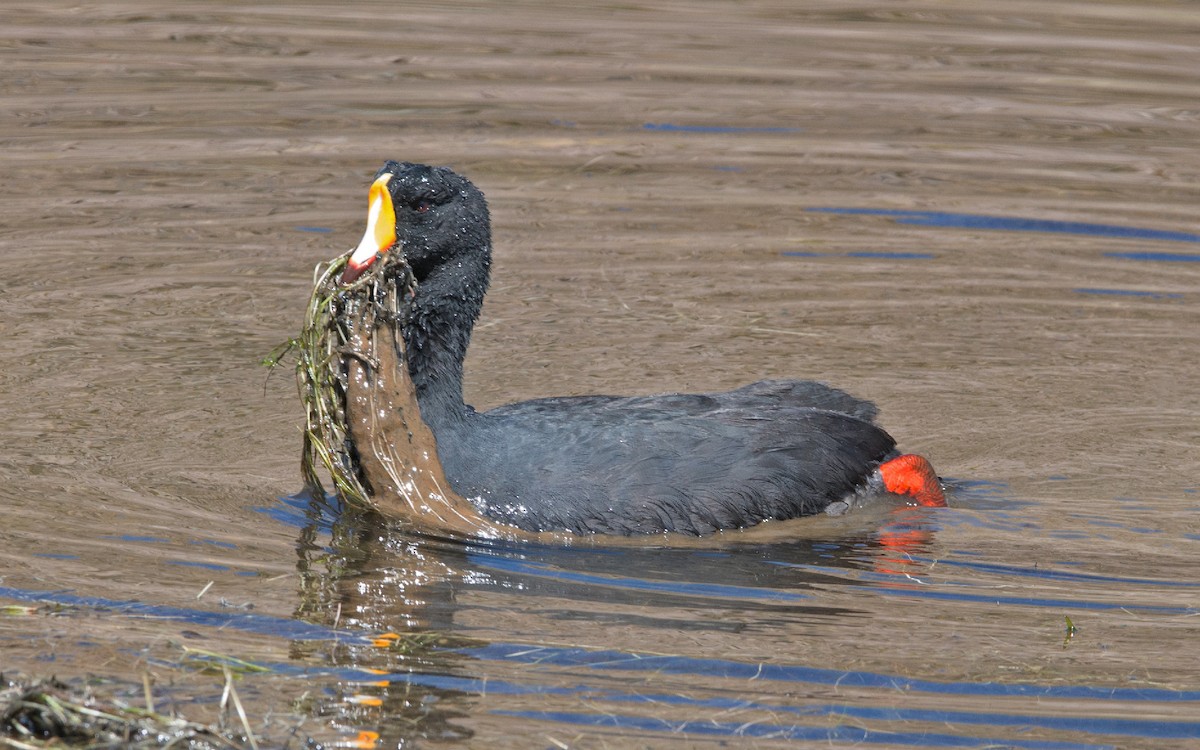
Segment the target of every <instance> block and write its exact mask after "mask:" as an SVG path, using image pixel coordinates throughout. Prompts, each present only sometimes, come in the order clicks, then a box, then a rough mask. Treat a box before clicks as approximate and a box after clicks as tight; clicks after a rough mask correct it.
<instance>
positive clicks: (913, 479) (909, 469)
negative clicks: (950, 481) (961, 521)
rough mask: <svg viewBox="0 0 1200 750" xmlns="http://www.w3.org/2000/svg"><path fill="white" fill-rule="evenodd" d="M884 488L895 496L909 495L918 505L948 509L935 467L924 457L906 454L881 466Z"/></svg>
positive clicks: (880, 471)
mask: <svg viewBox="0 0 1200 750" xmlns="http://www.w3.org/2000/svg"><path fill="white" fill-rule="evenodd" d="M879 473H880V475H881V476H882V477H883V486H884V487H886V488H887V491H888V492H891V493H892V494H894V495H907V496H909V497H911V498H912V499H913V500H916V501H917V504H918V505H927V506H929V507H931V508H944V507H946V496H945V495H944V494H943V493H942V485H941V483H939V482H938V478H937V474H935V473H934V471H933V466H931V465H930V464H929V462H928V461H926V460H925V458H924V457H923V456H918V455H916V454H914V453H906V454H904V455H903V456H897V457H895V458H893V459H892V460H891V461H887V462H886V463H883V464H880V466H879Z"/></svg>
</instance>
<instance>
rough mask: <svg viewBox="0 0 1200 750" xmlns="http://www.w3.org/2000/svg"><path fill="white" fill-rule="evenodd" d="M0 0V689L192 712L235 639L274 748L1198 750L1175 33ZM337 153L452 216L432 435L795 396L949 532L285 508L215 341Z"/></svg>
mask: <svg viewBox="0 0 1200 750" xmlns="http://www.w3.org/2000/svg"><path fill="white" fill-rule="evenodd" d="M3 16H4V24H3V26H4V34H3V39H2V40H0V70H2V71H3V73H2V74H0V102H2V104H3V107H2V113H3V116H2V117H0V161H2V164H3V171H2V172H0V193H2V196H3V205H4V211H3V214H2V216H0V318H2V320H3V330H4V341H5V343H4V346H3V347H0V362H2V366H0V435H3V438H2V440H3V443H2V445H3V449H2V450H0V480H2V487H3V489H0V498H2V503H3V513H4V518H3V523H2V524H0V576H3V580H2V581H0V602H2V603H5V604H11V605H15V606H17V607H24V608H30V609H6V610H5V615H4V616H2V617H0V668H2V669H3V670H5V671H13V670H23V671H25V672H29V673H33V674H48V673H53V674H57V675H59V676H60V677H65V678H76V679H79V678H83V677H86V676H88V675H93V676H96V677H97V679H103V680H106V681H109V682H110V687H109V689H111V690H114V691H117V692H121V691H128V692H130V693H131V694H132V695H136V696H139V698H137V700H140V691H141V680H142V677H143V675H149V677H150V679H152V681H153V683H154V685H155V690H156V692H157V695H158V701H159V703H160V707H161V706H162V705H173V706H175V707H176V708H177V709H179V710H180V711H183V712H185V713H188V714H189V715H196V716H199V717H201V718H203V717H204V716H211V715H212V714H213V712H214V711H215V708H214V703H215V700H216V697H217V696H219V693H220V686H221V682H222V678H220V677H214V676H212V675H211V674H210V673H208V672H206V671H205V670H203V669H201V668H200V667H201V666H203V665H202V664H200V663H199V662H202V661H203V660H205V659H208V660H210V661H211V660H212V659H215V658H217V657H213V656H205V653H206V652H211V653H212V654H219V655H226V656H229V657H236V658H238V659H244V660H248V661H251V662H254V663H256V664H259V665H261V666H264V667H267V668H268V669H269V671H267V672H264V673H258V674H250V675H246V676H245V677H243V678H242V679H241V680H239V682H238V691H239V694H240V696H241V698H242V701H243V703H244V704H246V706H247V710H248V711H249V713H250V715H251V717H252V721H253V722H254V723H255V725H256V727H258V729H259V731H260V732H261V734H262V735H263V737H264V742H274V743H276V744H278V743H281V742H283V741H284V740H286V739H287V737H288V736H289V732H291V731H292V730H293V729H294V728H295V727H296V726H297V725H299V731H301V732H303V733H307V734H309V735H311V736H313V737H316V738H317V739H319V740H321V741H323V742H326V743H352V742H357V743H359V744H361V745H362V746H376V747H412V746H430V745H439V746H462V747H513V748H526V747H572V748H575V747H578V748H602V747H691V746H696V747H709V746H727V745H736V746H763V747H775V746H778V747H784V746H803V745H806V744H811V745H812V746H814V747H816V746H830V745H833V746H838V745H843V744H860V745H865V746H887V747H929V746H941V747H976V746H981V745H985V744H987V745H989V746H1000V747H1021V748H1067V747H1072V748H1074V747H1161V746H1163V745H1164V744H1166V745H1180V746H1181V745H1184V744H1186V743H1187V742H1188V740H1189V738H1190V739H1191V740H1192V741H1195V739H1196V738H1197V737H1200V720H1197V716H1198V715H1200V657H1197V656H1196V653H1197V652H1196V644H1197V642H1200V641H1198V639H1200V616H1198V615H1200V564H1198V563H1197V559H1198V555H1197V552H1200V514H1198V512H1197V511H1198V506H1200V494H1198V492H1197V490H1198V486H1200V485H1198V484H1197V477H1198V476H1200V448H1198V445H1200V429H1198V427H1197V425H1198V423H1200V378H1198V376H1197V369H1198V366H1200V220H1198V218H1197V213H1196V207H1197V205H1200V150H1198V149H1197V147H1196V144H1197V143H1200V104H1198V102H1200V82H1198V79H1197V77H1196V70H1197V65H1198V64H1200V45H1198V44H1197V40H1198V39H1200V14H1198V13H1197V11H1196V8H1195V6H1194V5H1193V4H1190V3H1186V2H1179V3H1173V2H1151V3H1133V2H1128V1H1121V0H1114V1H1113V2H1093V3H1034V2H1021V1H1014V2H1004V1H1001V2H987V3H982V2H961V3H954V4H945V3H932V2H922V1H921V0H917V1H915V2H908V3H861V4H846V3H799V4H797V3H787V2H769V1H766V0H764V1H762V2H755V1H750V2H738V3H734V2H703V3H698V2H671V3H661V4H648V3H622V4H608V3H597V4H589V5H588V6H587V7H586V8H583V7H570V8H568V7H564V6H555V5H546V4H540V3H486V2H485V3H472V4H469V5H465V4H464V5H460V6H456V7H453V8H451V7H448V6H445V5H442V4H437V5H435V4H415V5H412V6H405V7H402V6H400V5H395V4H383V3H356V4H352V5H343V4H339V3H324V2H311V3H295V4H262V5H242V4H237V3H226V2H209V3H165V2H141V3H120V2H115V3H105V4H99V5H78V4H74V3H62V2H56V1H54V0H51V1H50V2H40V3H27V2H11V3H7V4H6V5H5V9H4V12H3ZM386 158H398V159H407V160H412V161H423V162H429V163H436V164H449V165H451V166H453V167H455V168H456V169H458V170H460V171H462V172H463V173H465V174H467V175H468V176H470V177H471V178H472V179H473V180H474V181H475V182H476V183H477V184H478V185H479V186H480V187H481V188H482V189H483V190H484V191H485V193H486V194H487V196H488V198H489V202H490V204H491V207H492V210H493V216H494V230H495V248H496V267H495V273H494V278H495V283H494V286H493V290H492V292H491V294H490V296H489V298H488V302H487V305H486V308H485V312H484V319H483V321H482V323H481V325H480V327H479V329H478V331H477V334H476V336H475V339H474V342H473V344H472V349H471V354H470V358H469V362H468V382H467V384H466V390H467V394H468V399H469V400H470V401H472V402H473V403H475V404H476V405H478V406H480V407H486V406H491V405H495V404H499V403H503V402H506V401H509V400H515V399H522V398H528V397H532V396H539V395H550V394H577V393H592V392H613V393H652V392H663V391H675V390H708V389H725V388H730V387H734V386H737V385H740V384H742V383H745V382H748V381H751V380H755V379H760V378H767V377H805V378H813V379H819V380H825V381H828V382H833V383H836V384H838V385H840V386H843V387H845V388H847V389H849V390H851V391H852V392H854V393H856V394H858V395H861V396H865V397H869V398H872V399H874V400H875V401H877V402H878V404H879V405H880V407H881V410H882V421H883V423H884V424H885V425H886V426H887V427H888V429H889V430H890V431H891V432H892V433H893V434H895V435H896V436H897V438H898V439H899V441H900V443H901V444H902V446H903V447H904V448H906V449H908V450H912V451H918V452H921V453H923V454H925V455H927V456H929V457H930V458H931V459H932V461H933V462H934V464H935V465H936V466H937V467H938V469H939V471H940V472H941V473H942V474H944V475H945V476H946V477H948V478H949V479H950V480H951V485H952V492H951V496H950V502H951V505H952V507H950V508H947V509H920V510H917V509H906V508H897V507H880V508H872V509H868V510H865V511H863V512H860V513H855V514H851V515H849V516H846V517H843V518H837V519H831V518H819V519H810V520H807V521H804V522H795V523H793V524H791V525H780V526H779V528H778V533H777V534H776V535H775V538H772V539H768V540H762V539H759V540H756V541H753V542H749V541H747V540H742V539H739V538H738V536H737V535H736V534H731V535H726V537H724V538H722V539H718V540H713V542H712V544H711V545H710V546H707V547H701V548H697V549H672V550H667V549H656V548H655V547H654V546H653V545H652V544H647V545H646V546H645V547H643V548H621V549H609V548H605V547H602V546H601V547H592V546H588V545H581V546H576V547H571V548H558V547H554V546H534V545H525V546H520V545H517V546H513V545H483V544H480V545H462V544H454V543H450V542H445V541H438V540H434V539H424V538H420V537H415V536H406V535H404V534H402V533H398V532H395V531H393V530H390V529H388V528H387V527H386V526H384V525H382V524H381V523H380V522H379V519H376V518H371V517H369V516H365V515H364V514H361V513H357V512H353V511H348V510H339V509H337V508H336V507H332V506H330V505H328V504H326V503H325V502H324V501H323V500H321V499H315V498H305V497H303V496H297V495H295V493H296V492H297V490H299V488H300V481H299V470H298V450H299V421H300V415H301V411H300V408H299V404H298V402H297V399H296V395H295V390H294V385H293V383H292V380H291V378H290V376H289V374H288V373H286V372H281V373H277V374H276V375H275V376H273V377H271V378H270V379H268V378H267V377H266V372H265V370H264V369H262V368H261V367H260V366H259V365H258V361H259V360H260V359H261V358H262V357H263V356H264V355H265V354H266V353H267V352H268V351H270V349H271V348H272V347H273V346H274V345H276V344H277V343H279V342H280V341H282V340H283V339H285V338H286V337H287V336H289V335H291V334H293V333H295V331H296V330H297V327H298V326H299V322H300V317H301V315H302V312H303V306H304V302H305V300H306V298H307V294H308V292H309V289H310V286H311V282H312V268H313V266H314V265H315V264H316V263H317V262H318V261H320V260H323V259H326V258H329V257H331V256H332V255H334V254H336V253H339V252H342V251H344V250H346V249H347V248H349V247H350V246H351V245H352V244H353V243H354V242H356V241H357V238H358V234H359V232H360V231H361V227H362V222H363V220H364V216H365V207H366V189H367V185H368V181H369V178H370V177H371V175H372V174H373V173H374V170H375V169H376V168H377V167H378V165H379V164H381V163H382V161H383V160H384V159H386ZM821 209H833V210H821ZM1068 623H1070V624H1071V625H1073V627H1074V628H1075V629H1074V631H1071V630H1069V629H1068ZM389 633H394V634H397V636H398V637H393V636H390V635H388V634H389ZM187 649H201V650H203V651H202V652H197V651H194V650H193V651H188V650H187Z"/></svg>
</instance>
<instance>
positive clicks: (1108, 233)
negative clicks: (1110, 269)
mask: <svg viewBox="0 0 1200 750" xmlns="http://www.w3.org/2000/svg"><path fill="white" fill-rule="evenodd" d="M807 210H809V211H815V212H819V213H827V214H864V215H869V216H890V217H892V218H894V219H896V221H897V222H899V223H901V224H916V225H919V226H930V227H958V228H962V229H999V230H1006V231H1010V232H1056V233H1060V234H1086V235H1092V236H1097V237H1124V238H1129V239H1139V240H1166V241H1168V242H1200V234H1192V233H1190V232H1173V231H1168V230H1163V229H1146V228H1143V227H1124V226H1117V225H1114V224H1093V223H1090V222H1084V221H1055V220H1052V219H1029V218H1024V217H1020V216H984V215H981V214H959V213H948V212H945V211H905V210H901V209H890V208H838V207H832V206H822V207H815V208H809V209H807ZM1108 255H1112V256H1114V257H1124V258H1130V259H1133V260H1166V261H1178V260H1200V255H1195V256H1192V255H1174V254H1171V253H1108Z"/></svg>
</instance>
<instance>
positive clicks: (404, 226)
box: [342, 161, 491, 283]
mask: <svg viewBox="0 0 1200 750" xmlns="http://www.w3.org/2000/svg"><path fill="white" fill-rule="evenodd" d="M368 200H369V205H370V207H369V213H368V217H367V230H366V232H365V233H364V234H363V238H362V242H360V243H359V246H358V249H357V250H355V251H354V254H353V255H352V256H351V257H350V262H349V265H348V266H347V267H346V271H345V272H344V273H343V276H342V280H343V281H344V282H347V283H348V282H350V281H353V280H354V279H355V278H357V277H358V275H359V274H361V273H362V272H363V271H364V270H366V268H367V267H368V266H369V265H370V264H371V263H372V262H373V261H374V260H375V258H377V257H378V256H379V255H381V254H382V253H385V252H388V251H395V250H399V251H400V252H403V253H404V258H405V260H406V261H408V264H409V266H410V267H411V268H412V270H413V274H414V275H415V276H416V278H417V282H418V283H419V282H421V281H423V280H424V279H425V278H426V277H428V276H429V275H430V274H431V273H433V272H434V270H435V269H438V268H439V267H442V266H446V265H453V264H456V263H459V264H461V263H462V262H463V261H465V260H467V259H468V258H470V260H471V265H477V264H479V263H482V265H483V267H484V268H487V267H488V266H490V261H491V256H490V252H491V250H490V245H491V221H490V219H489V217H488V208H487V202H486V201H485V200H484V197H483V193H481V192H480V191H479V189H478V188H477V187H475V186H474V185H472V184H471V182H470V180H468V179H466V178H465V177H462V176H460V175H458V174H455V173H454V172H453V171H452V170H450V169H449V168H448V167H427V166H425V165H424V164H412V163H409V162H395V161H389V162H387V163H386V164H384V165H383V167H382V168H381V169H380V170H379V171H378V172H377V173H376V174H375V181H374V183H373V184H372V185H371V192H370V197H369V199H368Z"/></svg>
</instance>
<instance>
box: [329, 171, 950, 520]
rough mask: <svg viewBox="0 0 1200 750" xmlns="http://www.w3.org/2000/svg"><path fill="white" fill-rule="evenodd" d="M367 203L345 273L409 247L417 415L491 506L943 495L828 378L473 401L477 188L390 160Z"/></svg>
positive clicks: (478, 298) (482, 236)
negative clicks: (469, 377) (466, 383)
mask: <svg viewBox="0 0 1200 750" xmlns="http://www.w3.org/2000/svg"><path fill="white" fill-rule="evenodd" d="M369 204H370V207H369V214H368V223H367V229H366V232H365V234H364V235H363V239H362V242H361V243H360V244H359V246H358V248H357V249H356V250H355V251H354V252H353V254H352V255H351V257H350V259H349V262H348V265H347V267H346V270H345V272H344V273H343V279H342V280H343V282H345V283H349V282H351V281H353V280H354V279H355V278H356V277H358V276H359V275H360V274H361V273H362V272H363V271H364V270H365V269H366V268H367V266H369V265H370V264H371V263H372V262H373V261H375V260H376V259H377V258H378V257H380V254H382V253H386V252H401V253H403V254H404V257H405V259H406V261H407V263H408V265H409V267H410V268H411V270H412V273H413V275H414V276H415V277H416V281H417V289H416V294H415V297H414V298H413V300H412V308H411V312H410V314H409V316H408V318H407V320H406V322H405V323H404V325H403V330H402V333H403V338H404V343H405V345H406V349H407V357H408V367H409V371H410V374H411V378H412V382H413V385H414V387H415V390H416V396H417V402H418V404H419V405H420V411H421V417H422V418H423V419H424V421H425V422H426V423H427V424H428V426H429V427H430V429H431V431H432V433H433V435H434V438H435V439H436V442H437V453H438V457H439V458H440V460H441V463H442V468H443V470H444V472H445V475H446V478H447V479H448V480H449V482H450V484H451V485H452V487H453V488H454V490H455V491H456V492H458V494H460V495H462V496H463V497H465V498H467V499H468V500H470V501H471V502H472V503H473V504H474V505H475V506H476V508H478V510H479V511H480V512H481V513H482V514H483V515H484V516H487V517H488V518H491V519H493V520H496V521H500V522H503V523H508V524H512V525H513V526H516V527H519V528H521V529H525V530H529V531H558V530H566V531H571V532H575V533H604V534H650V533H660V532H671V531H673V532H681V533H685V534H697V535H699V534H707V533H711V532H714V531H717V530H720V529H735V528H743V527H747V526H752V525H754V524H758V523H761V522H763V521H767V520H771V519H786V518H794V517H797V516H804V515H809V514H814V513H819V512H821V511H823V510H825V509H826V508H827V507H828V506H830V505H831V504H833V503H837V502H839V501H841V500H844V499H846V498H849V497H853V496H856V495H862V494H863V493H870V492H882V491H891V492H893V493H896V494H904V495H908V496H910V497H911V498H912V499H914V500H915V501H916V502H918V503H921V504H925V505H943V504H944V499H943V495H942V491H941V488H940V486H939V484H938V480H937V477H936V476H935V475H934V473H933V470H932V468H931V467H930V465H929V463H928V462H927V461H926V460H925V459H923V458H921V457H919V456H914V455H905V456H900V455H899V454H898V451H897V450H896V448H895V441H894V440H893V439H892V437H891V436H890V435H888V434H887V433H886V432H885V431H884V430H882V429H881V428H879V427H878V426H876V425H875V424H874V423H873V420H874V418H875V412H876V410H875V407H874V405H873V404H871V403H870V402H868V401H862V400H859V399H857V398H854V397H853V396H850V395H848V394H846V393H844V392H843V391H840V390H837V389H835V388H830V387H829V386H825V385H822V384H820V383H812V382H804V381H794V380H772V381H762V382H758V383H754V384H752V385H747V386H745V387H743V388H739V389H737V390H734V391H729V392H727V393H704V394H668V395H660V396H633V397H618V396H577V397H567V398H545V399H537V400H534V401H523V402H520V403H515V404H508V405H506V406H501V407H498V408H495V409H492V410H490V411H485V412H477V411H475V409H473V408H472V407H470V406H469V405H467V404H465V403H464V402H463V395H462V378H463V358H464V357H465V355H466V352H467V344H468V342H469V341H470V338H471V329H472V327H473V326H474V325H475V321H476V319H477V318H478V317H479V312H480V308H481V306H482V305H483V297H484V294H485V293H486V292H487V288H488V280H489V276H490V269H491V263H492V255H491V252H492V251H491V225H490V219H489V216H488V208H487V204H486V202H485V201H484V197H483V194H482V193H481V192H480V191H479V190H478V189H477V188H476V187H475V186H474V185H473V184H471V182H470V181H468V180H467V179H466V178H464V177H462V176H460V175H458V174H456V173H454V172H453V171H451V170H450V169H447V168H445V167H428V166H424V165H420V164H410V163H399V162H395V161H389V162H387V163H386V164H384V166H383V168H382V169H380V170H379V172H378V174H377V175H376V179H375V182H374V184H373V185H372V186H371V191H370V196H369Z"/></svg>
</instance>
